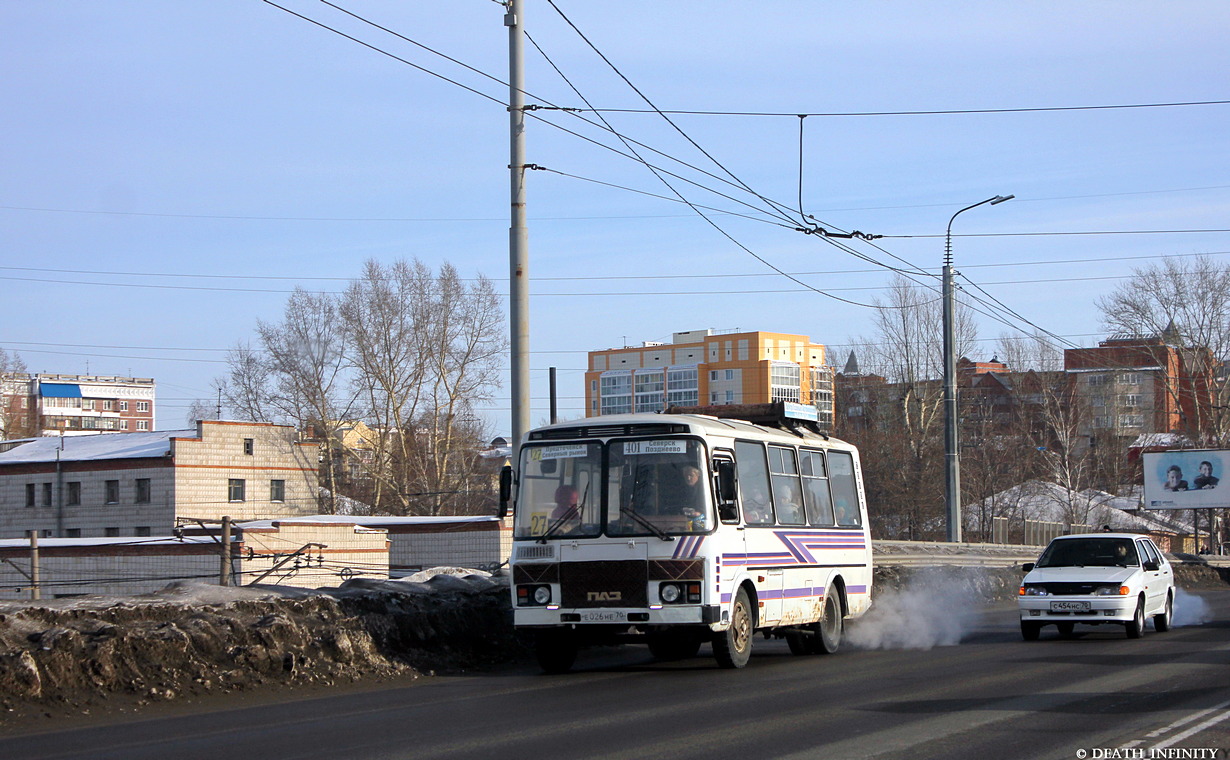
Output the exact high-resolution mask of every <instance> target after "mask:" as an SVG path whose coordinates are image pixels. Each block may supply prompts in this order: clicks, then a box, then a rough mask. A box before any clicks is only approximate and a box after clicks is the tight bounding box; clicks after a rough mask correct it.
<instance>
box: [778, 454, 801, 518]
mask: <svg viewBox="0 0 1230 760" xmlns="http://www.w3.org/2000/svg"><path fill="white" fill-rule="evenodd" d="M769 472H771V473H772V474H773V478H772V480H773V504H774V505H775V507H776V508H777V521H778V523H779V524H781V525H803V524H805V521H806V516H805V515H804V513H803V496H802V493H801V489H800V487H799V468H798V466H797V464H796V463H795V459H794V449H787V448H783V447H779V446H770V447H769Z"/></svg>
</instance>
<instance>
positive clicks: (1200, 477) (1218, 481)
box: [1143, 449, 1230, 509]
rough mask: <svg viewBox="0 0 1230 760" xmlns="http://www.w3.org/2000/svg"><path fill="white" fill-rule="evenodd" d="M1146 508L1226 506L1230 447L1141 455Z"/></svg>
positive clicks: (1229, 503) (1229, 490) (1229, 487)
mask: <svg viewBox="0 0 1230 760" xmlns="http://www.w3.org/2000/svg"><path fill="white" fill-rule="evenodd" d="M1143 462H1144V470H1145V508H1146V509H1211V508H1217V509H1224V508H1227V507H1230V450H1227V449H1203V450H1193V449H1186V450H1180V451H1162V452H1159V453H1153V454H1145V455H1144V457H1143Z"/></svg>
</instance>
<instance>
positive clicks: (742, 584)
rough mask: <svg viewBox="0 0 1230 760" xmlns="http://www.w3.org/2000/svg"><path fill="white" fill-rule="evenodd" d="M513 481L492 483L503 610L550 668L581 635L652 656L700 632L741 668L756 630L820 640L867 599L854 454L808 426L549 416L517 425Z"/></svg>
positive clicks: (820, 647)
mask: <svg viewBox="0 0 1230 760" xmlns="http://www.w3.org/2000/svg"><path fill="white" fill-rule="evenodd" d="M772 406H773V407H774V408H775V409H776V410H777V411H778V412H779V413H780V412H781V410H782V409H783V406H784V405H781V404H777V405H772ZM804 409H805V407H804ZM513 480H514V478H513V477H512V475H511V473H510V474H509V475H508V476H507V477H505V479H504V482H503V484H502V485H503V488H502V494H501V495H502V499H503V502H504V509H505V510H506V509H507V506H508V505H509V503H510V502H511V503H512V504H513V505H514V515H515V517H514V522H513V547H512V554H511V557H510V560H509V564H510V567H511V573H512V594H513V600H512V601H513V611H514V613H513V614H514V622H515V624H516V626H517V627H518V628H524V629H532V630H533V631H534V638H535V649H536V652H537V656H538V661H539V664H540V665H541V666H542V668H543V669H544V670H546V671H547V672H553V673H559V672H565V671H567V670H569V669H570V668H571V667H572V665H573V662H574V660H575V658H576V654H577V650H578V648H579V647H581V646H584V645H586V644H593V643H615V642H619V641H636V640H640V641H644V642H645V643H648V645H649V648H650V650H651V651H652V653H653V655H654V656H655V657H657V658H659V659H663V660H669V659H682V658H686V657H691V656H694V655H695V654H696V653H697V652H698V650H699V649H700V646H701V644H703V643H705V642H710V643H712V645H713V654H714V656H715V657H716V659H717V661H718V663H719V664H720V665H722V666H723V667H727V668H740V667H743V666H744V665H746V664H747V661H748V658H749V656H750V655H751V651H752V641H753V638H754V635H755V633H756V632H757V631H761V632H763V633H764V634H765V635H766V637H770V636H771V637H784V638H785V639H786V641H787V642H788V644H789V646H790V651H791V652H793V653H794V654H797V655H805V654H823V653H830V652H834V651H836V650H837V648H838V645H839V644H840V642H841V637H842V630H843V625H844V624H843V619H844V618H847V617H854V616H857V615H860V614H862V613H863V612H865V611H866V610H867V609H868V607H869V606H870V602H871V595H870V592H871V536H870V534H869V532H868V528H867V507H866V502H865V499H864V496H863V483H862V475H861V473H860V469H859V459H858V451H857V450H856V449H855V448H854V447H853V446H851V445H850V444H847V443H844V442H842V441H838V440H835V439H832V438H829V437H828V436H826V435H824V434H822V433H820V432H817V431H816V430H815V429H814V426H809V425H807V424H806V423H798V422H791V421H790V420H788V419H782V421H781V423H780V424H779V425H777V426H774V427H770V426H766V425H757V424H753V423H751V422H747V421H743V420H738V419H731V418H717V417H713V416H708V415H695V414H627V415H610V416H604V417H593V418H589V419H586V420H578V421H573V422H566V423H559V424H556V425H551V426H548V427H543V428H539V429H537V430H533V431H531V432H530V433H529V434H528V435H527V436H526V438H525V440H524V442H523V444H522V447H521V455H520V462H519V463H518V467H517V469H516V478H515V483H514V482H513Z"/></svg>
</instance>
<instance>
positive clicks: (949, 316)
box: [944, 195, 1016, 543]
mask: <svg viewBox="0 0 1230 760" xmlns="http://www.w3.org/2000/svg"><path fill="white" fill-rule="evenodd" d="M1015 197H1016V196H1015V195H997V196H995V197H994V198H987V199H986V200H985V201H978V202H977V203H975V204H973V205H972V206H966V207H965V208H963V209H961V210H960V211H958V212H957V213H955V214H953V215H952V219H949V220H948V233H947V234H946V235H945V237H944V505H945V507H946V508H947V514H948V540H949V541H952V542H954V543H955V542H959V541H960V540H961V460H960V455H959V454H958V452H957V359H956V356H954V355H953V354H954V352H955V351H956V348H955V344H956V339H955V329H954V324H955V319H954V314H953V312H954V305H955V303H954V301H955V294H954V288H953V285H952V223H953V222H954V221H956V219H957V217H958V216H959V215H960V214H961V213H962V212H965V211H969V210H970V209H972V208H978V207H979V206H982V205H984V204H987V203H989V204H991V205H992V206H994V205H995V204H997V203H1003V202H1004V201H1008V200H1012V199H1013V198H1015Z"/></svg>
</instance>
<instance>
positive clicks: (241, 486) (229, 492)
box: [226, 478, 247, 501]
mask: <svg viewBox="0 0 1230 760" xmlns="http://www.w3.org/2000/svg"><path fill="white" fill-rule="evenodd" d="M246 486H247V482H246V481H244V480H243V479H242V478H231V479H230V480H228V481H227V484H226V499H227V501H244V500H245V496H244V490H245V487H246Z"/></svg>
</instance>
